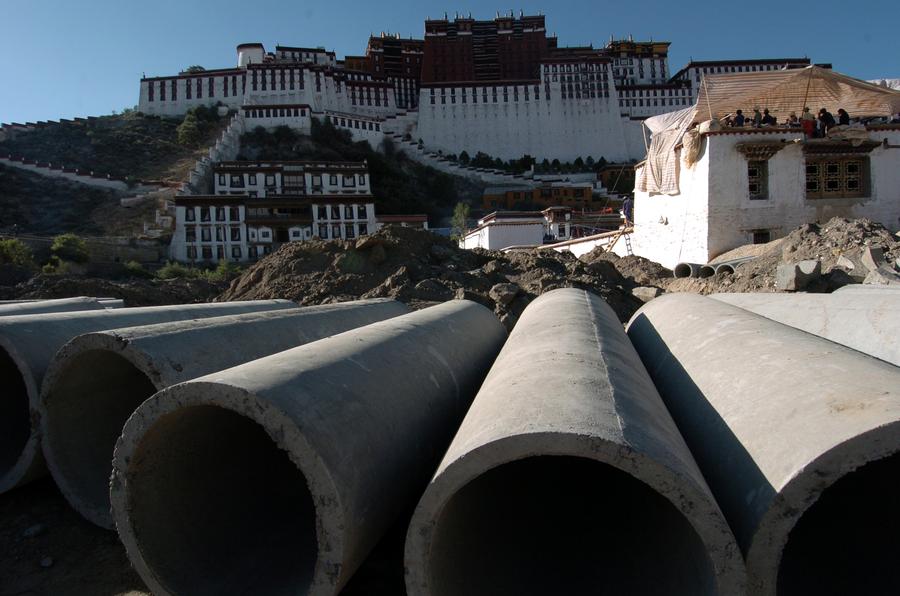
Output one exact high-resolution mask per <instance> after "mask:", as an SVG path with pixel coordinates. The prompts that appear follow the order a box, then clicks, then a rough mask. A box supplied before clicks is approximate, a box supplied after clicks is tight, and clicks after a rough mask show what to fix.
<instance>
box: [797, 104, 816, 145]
mask: <svg viewBox="0 0 900 596" xmlns="http://www.w3.org/2000/svg"><path fill="white" fill-rule="evenodd" d="M800 126H802V127H803V133H804V134H805V135H806V138H808V139H811V138H813V137H814V136H816V117H815V116H813V115H812V112H810V111H809V106H806V107H805V108H803V113H802V114H800Z"/></svg>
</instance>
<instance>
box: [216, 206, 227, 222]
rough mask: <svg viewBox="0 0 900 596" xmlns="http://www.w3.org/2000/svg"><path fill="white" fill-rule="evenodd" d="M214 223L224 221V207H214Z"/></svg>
mask: <svg viewBox="0 0 900 596" xmlns="http://www.w3.org/2000/svg"><path fill="white" fill-rule="evenodd" d="M216 221H225V207H216Z"/></svg>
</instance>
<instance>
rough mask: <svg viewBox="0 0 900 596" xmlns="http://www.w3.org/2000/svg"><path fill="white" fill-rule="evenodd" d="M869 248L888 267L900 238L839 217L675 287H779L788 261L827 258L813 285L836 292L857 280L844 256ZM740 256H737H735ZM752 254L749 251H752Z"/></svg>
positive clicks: (672, 286)
mask: <svg viewBox="0 0 900 596" xmlns="http://www.w3.org/2000/svg"><path fill="white" fill-rule="evenodd" d="M866 247H873V248H881V249H882V250H883V251H884V256H885V260H886V261H887V264H888V266H893V264H894V263H895V262H896V259H897V258H900V240H898V239H897V238H896V237H895V236H893V235H892V234H891V233H890V232H889V231H888V230H887V229H885V227H884V226H882V225H881V224H879V223H876V222H873V221H871V220H868V219H845V218H842V217H835V218H833V219H831V220H829V221H828V222H827V223H825V224H821V225H819V224H804V225H802V226H800V227H799V228H797V229H796V230H794V231H792V232H791V233H790V234H788V235H787V236H786V237H784V238H781V239H778V240H774V241H772V242H769V243H768V244H766V245H763V248H761V249H757V250H758V256H757V257H756V258H755V259H753V260H752V261H748V262H746V263H743V264H741V265H738V266H737V267H736V268H735V272H734V275H730V274H723V275H717V276H715V277H710V278H706V279H690V278H684V279H677V280H676V279H672V280H671V281H670V282H669V283H668V284H667V285H666V288H665V289H666V290H668V291H670V292H694V293H700V294H710V293H714V292H774V291H776V290H775V272H776V270H777V268H778V265H780V264H782V263H796V262H798V261H805V260H817V261H821V263H822V278H821V279H820V280H819V281H818V282H816V283H814V284H813V285H812V286H810V287H808V288H807V291H810V292H830V291H832V290H834V289H837V288H839V287H841V286H843V285H846V284H848V283H853V282H852V280H851V279H850V278H849V276H848V275H847V271H846V270H845V269H843V268H842V267H840V266H838V259H840V257H841V256H842V255H849V254H853V253H855V252H857V251H859V250H860V249H864V248H866ZM745 249H746V247H740V248H737V249H735V250H734V251H730V252H729V253H726V255H722V256H720V257H719V258H717V259H716V261H717V262H722V261H723V260H727V259H725V257H728V258H735V257H737V256H742V255H743V254H744V253H742V252H741V251H742V250H743V251H744V252H746V250H745ZM732 254H733V255H734V257H731V256H730V255H732ZM748 254H749V253H748Z"/></svg>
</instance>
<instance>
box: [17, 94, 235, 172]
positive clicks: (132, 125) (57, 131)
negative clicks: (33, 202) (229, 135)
mask: <svg viewBox="0 0 900 596" xmlns="http://www.w3.org/2000/svg"><path fill="white" fill-rule="evenodd" d="M211 112H212V111H211ZM225 123H226V119H225V118H222V119H221V120H218V119H217V118H215V116H211V119H210V120H209V121H208V124H206V125H205V126H204V127H203V128H202V136H201V138H200V139H199V142H198V143H197V144H196V145H190V146H185V145H182V144H179V143H178V132H177V129H178V125H179V124H181V119H176V118H160V117H158V116H146V115H144V114H141V113H140V112H127V113H124V114H119V115H113V116H101V117H99V118H91V119H88V120H77V121H74V122H60V123H53V124H50V125H47V126H44V127H42V128H37V129H35V130H31V131H27V132H18V133H15V134H14V136H13V137H12V138H10V139H6V140H3V141H0V155H7V154H14V155H21V156H24V157H27V158H28V159H36V160H38V161H42V162H51V163H54V164H61V165H64V166H66V167H72V168H78V169H82V170H94V171H97V172H100V173H103V174H110V175H112V176H115V177H121V178H128V177H132V178H138V179H144V180H174V181H181V180H183V179H184V178H185V177H186V175H187V172H188V171H190V169H191V167H192V166H193V163H194V161H196V159H197V158H198V157H199V156H200V155H201V154H202V152H203V150H204V149H205V148H206V147H207V146H208V145H210V144H211V143H213V142H214V141H215V138H216V136H217V135H218V134H219V132H220V131H221V128H222V127H223V126H224V125H225Z"/></svg>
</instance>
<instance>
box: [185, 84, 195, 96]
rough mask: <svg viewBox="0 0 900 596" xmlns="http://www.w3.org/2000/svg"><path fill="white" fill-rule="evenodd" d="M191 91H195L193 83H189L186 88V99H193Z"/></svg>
mask: <svg viewBox="0 0 900 596" xmlns="http://www.w3.org/2000/svg"><path fill="white" fill-rule="evenodd" d="M191 89H193V87H192V86H191V82H190V81H187V84H185V86H184V97H185V99H191V97H192V96H193V95H192V91H191Z"/></svg>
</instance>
